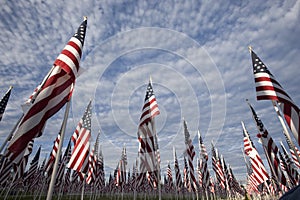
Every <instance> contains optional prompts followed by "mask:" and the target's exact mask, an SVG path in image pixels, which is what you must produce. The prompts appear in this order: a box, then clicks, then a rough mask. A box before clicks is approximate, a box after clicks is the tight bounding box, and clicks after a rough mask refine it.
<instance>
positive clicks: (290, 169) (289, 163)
mask: <svg viewBox="0 0 300 200" xmlns="http://www.w3.org/2000/svg"><path fill="white" fill-rule="evenodd" d="M280 146H281V149H282V153H283V155H282V160H283V161H284V163H283V164H284V165H285V167H286V170H287V173H288V174H289V175H290V176H291V177H292V179H293V180H294V184H297V183H298V182H299V179H300V176H299V173H298V170H297V169H298V167H297V166H296V165H295V163H294V162H293V160H292V159H291V158H290V156H289V154H288V152H287V150H286V149H285V147H284V145H283V143H282V142H281V143H280Z"/></svg>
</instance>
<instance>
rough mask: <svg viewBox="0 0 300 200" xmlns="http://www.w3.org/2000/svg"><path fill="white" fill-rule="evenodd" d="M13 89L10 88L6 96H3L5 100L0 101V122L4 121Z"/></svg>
mask: <svg viewBox="0 0 300 200" xmlns="http://www.w3.org/2000/svg"><path fill="white" fill-rule="evenodd" d="M12 88H13V87H12V86H10V87H9V89H8V91H7V92H6V93H5V95H4V96H3V98H2V99H1V100H0V121H1V120H2V117H3V113H4V111H5V108H6V106H7V102H8V100H9V97H10V93H11V90H12Z"/></svg>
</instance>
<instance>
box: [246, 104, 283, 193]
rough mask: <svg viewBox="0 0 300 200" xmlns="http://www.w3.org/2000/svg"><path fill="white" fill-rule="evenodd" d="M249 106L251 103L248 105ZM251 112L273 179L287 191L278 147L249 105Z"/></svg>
mask: <svg viewBox="0 0 300 200" xmlns="http://www.w3.org/2000/svg"><path fill="white" fill-rule="evenodd" d="M248 104H249V103H248ZM249 107H250V110H251V112H252V116H253V120H254V122H255V124H256V127H257V129H258V131H259V134H258V137H259V138H260V141H261V143H262V145H263V148H264V149H265V150H266V151H265V153H266V156H267V157H268V159H267V160H268V161H269V165H270V168H271V172H272V175H273V177H275V179H276V181H277V183H278V184H279V185H280V186H282V188H283V190H287V181H286V177H285V176H284V174H283V172H282V170H281V168H280V166H279V165H280V161H279V158H278V155H277V154H278V147H277V145H276V144H275V142H274V141H273V139H272V137H271V136H270V135H269V133H268V131H267V129H266V128H265V127H264V125H263V123H262V121H261V120H260V119H259V117H258V116H257V114H256V112H255V110H254V108H253V107H252V106H251V105H250V104H249Z"/></svg>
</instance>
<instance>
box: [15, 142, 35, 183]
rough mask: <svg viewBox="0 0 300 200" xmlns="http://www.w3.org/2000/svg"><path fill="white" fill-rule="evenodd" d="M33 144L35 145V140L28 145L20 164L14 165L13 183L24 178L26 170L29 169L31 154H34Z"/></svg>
mask: <svg viewBox="0 0 300 200" xmlns="http://www.w3.org/2000/svg"><path fill="white" fill-rule="evenodd" d="M33 143H34V140H31V141H30V142H29V143H28V145H27V149H26V151H25V153H24V157H23V158H22V159H21V162H20V163H18V164H14V172H15V175H14V178H13V181H16V180H18V179H22V178H24V175H25V169H26V167H27V163H28V160H29V156H30V155H31V152H32V149H33Z"/></svg>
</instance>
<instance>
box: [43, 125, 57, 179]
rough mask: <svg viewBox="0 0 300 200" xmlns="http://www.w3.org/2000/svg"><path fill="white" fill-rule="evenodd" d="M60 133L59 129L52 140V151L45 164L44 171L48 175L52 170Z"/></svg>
mask: <svg viewBox="0 0 300 200" xmlns="http://www.w3.org/2000/svg"><path fill="white" fill-rule="evenodd" d="M60 134H61V130H60V131H59V133H58V135H57V137H56V139H55V140H54V142H53V147H52V151H51V152H50V156H49V159H48V161H47V163H46V165H45V173H46V174H47V176H48V177H49V176H50V174H51V173H52V170H53V165H54V162H55V158H56V153H57V150H58V145H59V142H60Z"/></svg>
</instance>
